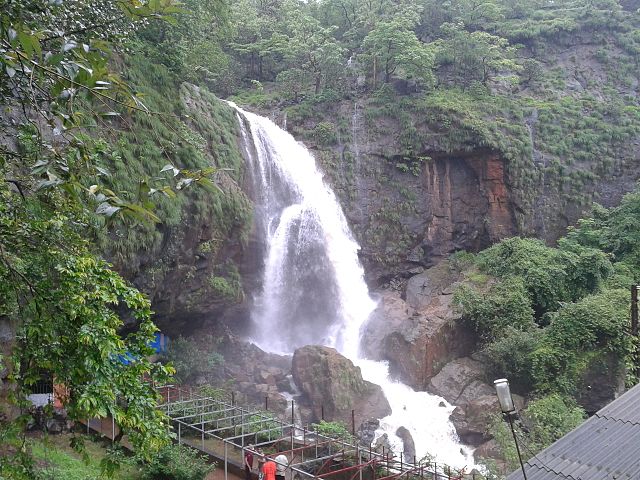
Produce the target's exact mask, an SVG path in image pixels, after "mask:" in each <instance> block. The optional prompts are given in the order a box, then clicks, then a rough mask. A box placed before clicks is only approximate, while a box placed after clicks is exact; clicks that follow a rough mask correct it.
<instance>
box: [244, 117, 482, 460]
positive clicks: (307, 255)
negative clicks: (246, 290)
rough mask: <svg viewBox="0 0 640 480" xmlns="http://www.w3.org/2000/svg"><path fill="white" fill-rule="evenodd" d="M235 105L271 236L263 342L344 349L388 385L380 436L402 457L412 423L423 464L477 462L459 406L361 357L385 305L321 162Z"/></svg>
mask: <svg viewBox="0 0 640 480" xmlns="http://www.w3.org/2000/svg"><path fill="white" fill-rule="evenodd" d="M233 106H234V107H235V108H236V109H237V111H238V113H239V122H240V126H241V130H242V136H243V140H244V148H245V156H246V158H247V161H248V163H249V167H250V168H249V170H250V171H249V174H250V175H251V179H252V183H253V189H254V192H253V194H254V198H255V199H256V224H257V225H258V228H259V229H260V230H261V234H262V237H263V239H264V246H263V248H264V252H263V253H264V258H265V261H264V275H263V282H262V291H261V292H260V294H259V296H258V297H257V298H256V299H255V305H254V308H253V310H252V319H253V323H254V325H255V332H254V334H253V341H254V342H255V343H256V344H257V345H258V346H260V348H262V349H263V350H266V351H270V352H275V353H288V354H290V353H293V351H294V350H295V349H296V348H298V347H301V346H304V345H312V344H316V345H317V344H322V345H326V346H330V347H334V348H336V349H337V350H338V351H339V352H340V353H342V354H343V355H344V356H345V357H347V358H349V359H350V360H352V361H353V362H354V363H355V364H356V365H358V366H360V368H361V370H362V375H363V377H364V378H365V379H366V380H368V381H370V382H372V383H376V384H378V385H380V386H381V388H382V390H383V392H384V394H385V396H386V397H387V400H388V401H389V404H390V406H391V408H392V411H393V413H392V414H391V415H389V416H388V417H385V418H383V419H381V420H380V429H379V430H378V431H377V432H376V434H377V435H378V436H381V435H382V434H384V433H386V434H387V435H388V437H389V440H390V441H391V443H392V446H393V448H394V452H395V453H397V454H399V453H400V452H401V451H402V448H403V445H402V442H401V440H400V439H399V438H398V437H397V436H396V435H395V432H396V430H397V429H398V428H399V427H401V426H404V427H405V428H407V429H408V430H409V431H410V432H411V435H412V436H413V440H414V443H415V447H416V457H417V458H418V459H420V458H422V457H424V456H426V455H430V456H432V457H435V459H436V461H438V462H443V463H447V464H449V465H451V466H453V467H463V466H470V465H472V464H473V458H472V456H471V454H470V451H469V450H468V449H466V447H462V446H461V445H460V443H459V440H458V438H457V436H456V433H455V429H454V427H453V425H452V424H451V422H449V420H448V418H449V415H450V413H451V411H452V410H453V408H452V407H451V406H450V405H448V404H446V406H445V407H441V406H439V404H440V402H442V401H443V400H442V399H441V398H440V397H436V396H433V395H430V394H428V393H426V392H415V391H413V390H412V389H411V388H410V387H408V386H406V385H403V384H402V383H399V382H395V381H392V380H391V379H389V376H388V367H387V365H386V364H385V363H383V362H374V361H371V360H366V359H362V358H360V355H359V350H360V348H359V346H360V337H361V330H362V327H363V326H364V324H365V323H366V321H367V319H368V318H369V315H370V314H371V313H372V312H373V310H374V309H375V307H376V303H375V302H374V300H373V299H372V298H371V297H370V295H369V291H368V288H367V285H366V283H365V281H364V271H363V269H362V266H361V265H360V262H359V260H358V250H359V248H360V247H359V246H358V244H357V242H356V241H355V240H354V238H353V236H352V234H351V231H350V229H349V226H348V224H347V221H346V218H345V216H344V214H343V212H342V208H341V207H340V204H339V203H338V201H337V199H336V196H335V194H334V193H333V191H332V190H331V189H330V188H329V187H328V186H327V185H326V184H325V183H324V181H323V178H322V174H321V172H320V170H319V169H318V168H317V166H316V163H315V159H314V158H313V156H312V155H311V153H310V152H309V151H308V150H307V149H306V148H305V147H304V145H302V144H300V143H298V142H297V141H296V140H295V139H294V138H293V137H292V136H291V135H289V134H288V133H287V132H285V131H284V130H282V129H281V128H279V127H278V126H277V125H275V124H274V123H273V122H271V121H270V120H268V119H266V118H264V117H260V116H258V115H255V114H252V113H249V112H245V111H243V110H242V109H240V108H238V107H237V106H235V105H233ZM266 339H268V340H266ZM409 460H412V459H409Z"/></svg>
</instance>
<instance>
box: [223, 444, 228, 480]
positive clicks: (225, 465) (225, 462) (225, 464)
mask: <svg viewBox="0 0 640 480" xmlns="http://www.w3.org/2000/svg"><path fill="white" fill-rule="evenodd" d="M228 448H229V445H228V444H227V442H226V441H225V442H224V480H228V475H229V473H228V468H227V463H228V461H227V456H228Z"/></svg>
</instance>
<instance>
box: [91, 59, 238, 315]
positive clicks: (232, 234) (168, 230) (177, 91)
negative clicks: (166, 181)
mask: <svg viewBox="0 0 640 480" xmlns="http://www.w3.org/2000/svg"><path fill="white" fill-rule="evenodd" d="M125 64H126V66H125V77H127V80H128V81H129V82H130V84H131V85H132V86H133V87H134V88H135V89H136V90H137V92H138V93H139V95H140V96H141V98H142V101H143V102H144V103H145V105H146V106H147V108H148V109H149V110H150V111H151V112H153V113H152V114H148V115H145V114H135V115H131V116H128V117H126V118H125V119H124V120H123V121H122V122H121V124H120V125H119V127H118V131H117V133H115V134H113V135H112V138H111V143H112V152H111V153H110V154H109V155H107V156H106V158H107V160H108V165H107V168H108V170H109V171H110V172H111V174H110V176H109V177H108V180H107V182H108V184H109V185H110V188H111V189H113V190H114V191H117V192H138V191H139V185H138V182H139V180H140V179H151V181H152V180H153V178H154V177H162V176H170V172H164V173H161V170H162V168H163V167H164V166H165V165H167V164H172V165H174V166H176V167H178V168H181V169H189V170H199V169H204V168H207V167H209V166H215V167H217V168H219V169H220V172H219V173H218V174H217V177H216V178H217V180H216V181H217V183H218V185H219V186H220V189H221V191H215V190H213V189H205V188H201V187H197V186H196V187H190V188H188V189H185V190H183V191H182V192H181V193H180V194H179V195H177V196H176V197H175V198H168V197H165V196H163V195H160V194H156V195H154V196H153V197H152V199H153V200H152V201H153V204H155V205H154V210H155V212H156V214H157V216H158V217H159V218H160V219H161V223H159V224H151V223H134V222H128V223H127V224H126V225H125V224H123V223H119V221H114V222H112V224H111V225H109V227H110V228H108V229H101V230H100V235H99V237H98V239H97V242H98V246H99V248H100V249H101V250H102V251H104V252H105V253H106V255H107V257H108V258H110V260H111V261H112V262H114V264H115V265H116V267H117V268H118V269H119V270H120V271H122V272H124V273H125V274H126V275H127V276H128V277H129V278H137V283H139V284H140V286H141V287H142V288H143V290H145V291H147V292H148V293H150V294H151V295H153V293H154V292H155V291H156V290H158V289H161V288H164V289H167V288H169V286H168V285H165V283H166V279H167V275H169V274H171V275H172V280H171V281H172V282H180V281H184V282H187V283H189V282H190V284H191V288H190V290H192V292H191V293H190V294H189V296H190V297H193V298H186V299H182V300H181V303H183V304H184V305H186V306H187V308H190V307H195V306H197V305H198V304H199V303H201V302H200V300H201V298H202V296H203V295H204V296H206V295H213V296H216V295H217V296H219V297H220V301H221V302H222V303H225V302H231V303H233V302H236V301H238V299H241V298H242V287H241V285H240V283H239V281H238V279H237V278H235V276H234V275H232V277H233V278H227V273H228V272H232V273H233V272H236V273H237V268H236V267H235V266H229V268H223V269H218V270H216V271H215V272H213V270H214V267H215V264H216V263H219V262H223V261H227V260H228V261H229V262H230V263H233V260H232V259H227V258H220V257H222V255H221V251H222V250H223V248H224V246H225V245H228V244H229V243H236V244H242V243H243V242H245V241H246V237H247V235H248V231H249V229H250V225H251V203H250V201H249V199H248V198H247V197H246V195H245V194H244V192H243V191H242V189H241V183H242V178H243V174H244V169H243V158H242V155H241V153H240V150H239V146H238V143H237V134H238V132H237V121H236V118H235V113H234V111H233V109H232V108H230V107H228V106H227V105H225V104H224V103H223V102H221V101H220V100H219V99H217V98H216V97H215V96H214V95H212V94H211V93H209V92H208V91H206V90H205V89H202V88H198V87H195V86H193V85H189V84H181V82H180V80H179V79H178V78H177V77H176V76H175V75H174V74H173V73H171V72H170V71H169V70H168V69H167V68H166V67H164V66H163V65H158V64H154V63H152V62H150V61H148V60H147V59H145V58H144V57H143V56H141V55H132V56H128V57H126V58H125ZM200 244H202V245H200ZM196 259H199V260H200V261H202V260H204V261H206V262H207V264H208V266H207V267H206V268H205V272H204V274H203V275H204V277H203V279H202V281H200V280H199V279H196V278H195V277H196V276H197V275H198V273H199V269H201V268H202V267H201V266H200V268H199V269H198V270H197V269H196V267H195V261H196ZM213 276H216V277H218V281H217V282H211V281H207V278H210V277H213ZM222 281H224V282H226V284H227V286H229V285H233V290H234V292H233V294H231V293H229V292H228V291H227V290H228V289H226V288H225V289H224V290H225V291H224V292H220V291H219V290H220V289H219V288H217V286H219V284H220V282H222Z"/></svg>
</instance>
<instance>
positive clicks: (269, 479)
mask: <svg viewBox="0 0 640 480" xmlns="http://www.w3.org/2000/svg"><path fill="white" fill-rule="evenodd" d="M262 473H263V474H264V480H276V462H274V461H273V460H272V459H270V458H267V461H266V462H264V465H262Z"/></svg>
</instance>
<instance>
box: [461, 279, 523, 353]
mask: <svg viewBox="0 0 640 480" xmlns="http://www.w3.org/2000/svg"><path fill="white" fill-rule="evenodd" d="M454 302H455V303H456V304H457V306H458V308H459V309H460V310H461V312H462V315H463V318H464V319H465V320H466V321H467V322H469V323H470V324H471V325H472V326H473V328H474V329H475V330H476V332H478V334H479V335H480V337H481V338H482V339H483V340H485V341H492V340H495V339H497V338H500V337H501V336H502V335H504V332H505V330H506V329H507V327H512V328H514V329H516V330H522V331H525V330H529V329H531V328H533V327H534V326H535V324H534V322H533V310H532V309H531V306H530V303H529V297H528V296H527V291H526V289H525V287H524V284H523V283H522V281H521V280H519V279H517V278H508V279H505V280H503V281H500V282H498V283H495V284H494V285H492V286H491V287H490V289H489V291H488V292H486V293H483V292H479V291H477V290H475V289H473V288H471V287H468V286H465V285H463V286H462V287H460V288H458V290H456V292H455V294H454Z"/></svg>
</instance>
